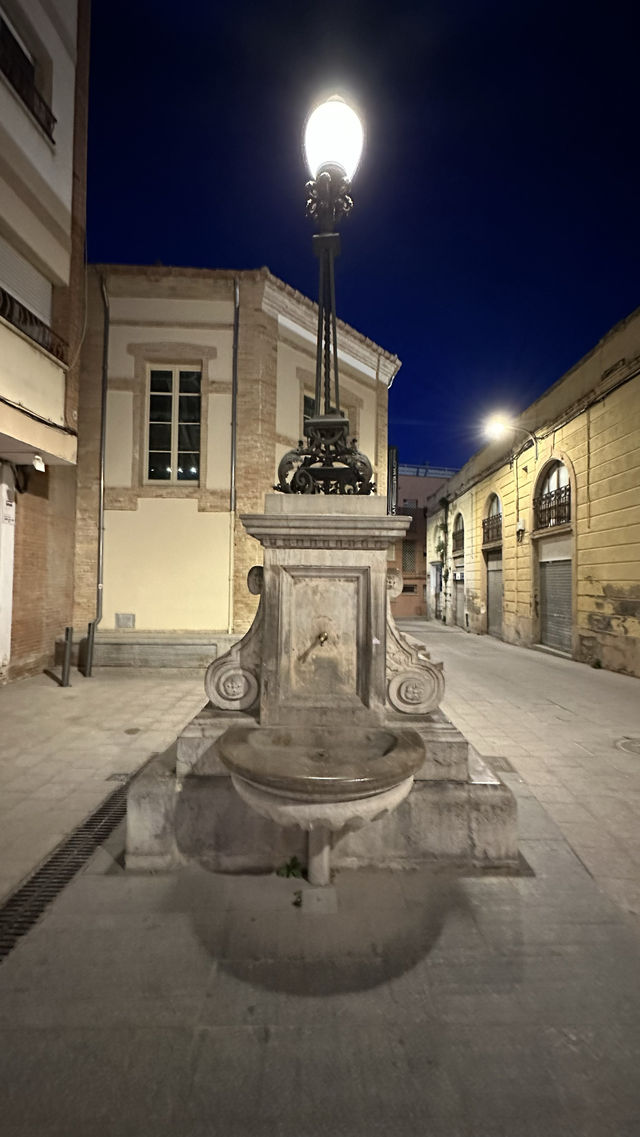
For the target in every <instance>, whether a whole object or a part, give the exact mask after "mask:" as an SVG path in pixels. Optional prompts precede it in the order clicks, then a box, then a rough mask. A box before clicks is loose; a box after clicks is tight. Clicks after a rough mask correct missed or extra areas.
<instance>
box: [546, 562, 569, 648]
mask: <svg viewBox="0 0 640 1137" xmlns="http://www.w3.org/2000/svg"><path fill="white" fill-rule="evenodd" d="M540 643H543V644H545V645H546V646H547V647H554V648H556V649H557V650H558V651H566V652H569V653H570V652H571V561H541V562H540Z"/></svg>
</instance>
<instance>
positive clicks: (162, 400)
mask: <svg viewBox="0 0 640 1137" xmlns="http://www.w3.org/2000/svg"><path fill="white" fill-rule="evenodd" d="M149 422H171V395H151V397H150V399H149Z"/></svg>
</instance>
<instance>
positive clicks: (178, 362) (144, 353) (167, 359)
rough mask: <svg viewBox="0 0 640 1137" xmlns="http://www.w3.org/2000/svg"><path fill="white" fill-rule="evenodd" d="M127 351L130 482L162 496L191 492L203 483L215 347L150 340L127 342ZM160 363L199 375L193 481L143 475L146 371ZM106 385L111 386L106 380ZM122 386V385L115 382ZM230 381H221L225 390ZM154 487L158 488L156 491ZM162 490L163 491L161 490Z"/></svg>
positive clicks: (214, 387) (147, 493)
mask: <svg viewBox="0 0 640 1137" xmlns="http://www.w3.org/2000/svg"><path fill="white" fill-rule="evenodd" d="M127 351H128V352H129V354H130V355H132V356H133V360H134V379H133V382H132V383H131V386H128V387H127V389H129V390H133V459H132V469H131V485H132V487H133V488H134V489H135V490H137V491H138V492H140V491H144V495H145V496H150V497H153V496H155V493H157V494H158V496H161V497H166V496H167V490H169V491H171V496H174V493H175V491H178V490H179V491H180V493H179V494H176V495H175V496H180V497H182V496H187V497H190V496H193V495H196V494H197V493H198V491H199V490H200V488H201V487H203V486H206V484H207V434H208V427H209V399H208V396H209V395H210V394H211V393H212V392H216V391H219V390H220V387H221V384H219V383H216V382H215V381H212V380H211V379H210V377H209V376H210V371H209V363H210V361H211V360H212V359H216V358H217V355H218V349H217V348H216V347H214V346H212V345H210V344H206V345H205V344H198V343H186V342H179V341H172V340H167V341H164V342H153V343H130V344H128V346H127ZM161 364H164V365H166V366H167V367H184V368H187V367H191V368H193V369H194V370H195V369H196V368H197V369H198V370H199V371H200V373H201V375H202V383H201V397H202V402H201V417H200V478H199V481H197V482H182V483H180V482H172V481H170V482H166V481H149V480H148V479H147V477H146V458H147V439H148V421H147V415H148V405H149V372H150V370H151V368H153V367H159V366H160V365H161ZM110 386H113V385H112V384H111V383H110ZM118 387H120V389H122V385H121V384H118ZM228 387H230V384H224V389H225V390H226V389H227V388H228ZM158 491H160V492H159V493H158ZM163 491H164V492H163Z"/></svg>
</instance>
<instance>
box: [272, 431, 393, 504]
mask: <svg viewBox="0 0 640 1137" xmlns="http://www.w3.org/2000/svg"><path fill="white" fill-rule="evenodd" d="M305 425H306V430H307V442H306V444H305V443H304V442H303V441H302V440H301V441H300V442H299V443H298V448H297V450H288V451H287V453H286V454H285V455H284V456H283V458H282V459H281V461H280V464H279V466H278V484H277V486H275V489H277V490H280V491H281V492H282V493H326V494H370V493H373V492H374V490H375V485H374V483H373V482H372V481H371V477H372V474H373V470H372V468H371V463H370V461H369V459H368V458H367V456H366V454H362V453H361V452H360V450H358V447H357V444H356V440H355V438H352V439H351V440H349V420H348V419H346V418H343V417H342V416H341V415H321V416H320V417H319V418H314V419H308V420H307V422H306V424H305Z"/></svg>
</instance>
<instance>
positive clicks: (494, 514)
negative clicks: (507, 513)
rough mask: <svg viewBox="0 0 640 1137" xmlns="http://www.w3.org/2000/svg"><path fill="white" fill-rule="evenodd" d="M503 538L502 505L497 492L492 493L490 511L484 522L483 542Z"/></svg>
mask: <svg viewBox="0 0 640 1137" xmlns="http://www.w3.org/2000/svg"><path fill="white" fill-rule="evenodd" d="M501 540H502V506H501V505H500V498H499V497H498V495H497V494H495V493H494V494H491V498H490V500H489V513H488V514H487V516H486V517H485V518H484V520H483V522H482V544H483V545H488V544H489V543H490V542H491V541H501Z"/></svg>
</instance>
